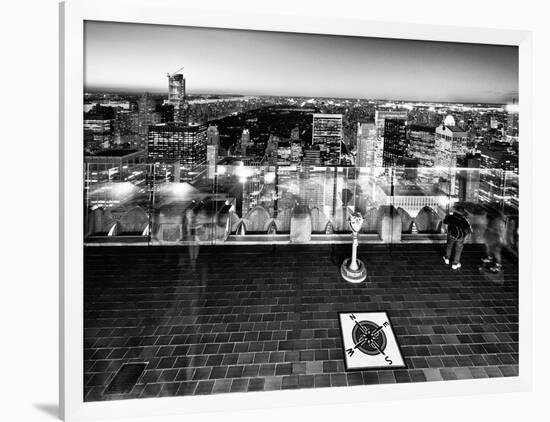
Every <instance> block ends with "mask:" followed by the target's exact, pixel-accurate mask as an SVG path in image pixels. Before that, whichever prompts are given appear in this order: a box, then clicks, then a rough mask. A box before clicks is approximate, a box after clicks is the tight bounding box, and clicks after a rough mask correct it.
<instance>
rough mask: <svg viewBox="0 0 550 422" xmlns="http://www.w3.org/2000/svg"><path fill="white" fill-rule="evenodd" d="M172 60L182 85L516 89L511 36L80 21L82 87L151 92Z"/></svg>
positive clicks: (419, 92) (492, 95)
mask: <svg viewBox="0 0 550 422" xmlns="http://www.w3.org/2000/svg"><path fill="white" fill-rule="evenodd" d="M121 52H124V54H121ZM181 66H184V67H185V68H184V71H183V73H184V74H185V76H186V78H187V79H188V80H190V81H191V80H192V81H193V82H192V83H190V84H189V86H188V92H189V93H191V94H200V93H212V94H242V95H273V96H298V97H308V96H310V97H333V98H364V99H388V100H409V101H430V102H461V103H495V104H506V103H511V102H512V101H514V100H516V101H517V96H518V95H517V91H518V50H517V47H512V46H497V45H480V44H465V43H444V42H428V41H411V40H393V39H377V38H364V37H343V36H329V35H312V34H295V33H280V32H264V31H244V30H228V29H214V28H193V27H175V26H164V25H144V24H122V23H110V22H87V23H86V24H85V72H84V73H85V75H84V76H85V78H84V80H85V91H101V90H106V91H117V90H118V91H134V92H144V91H150V92H159V93H160V92H163V91H164V90H165V87H166V73H167V72H173V71H175V70H176V69H178V68H180V67H181Z"/></svg>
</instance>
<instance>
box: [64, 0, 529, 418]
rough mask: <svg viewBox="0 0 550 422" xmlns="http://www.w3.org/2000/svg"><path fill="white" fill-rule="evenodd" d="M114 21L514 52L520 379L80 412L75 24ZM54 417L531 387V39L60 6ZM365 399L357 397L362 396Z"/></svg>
mask: <svg viewBox="0 0 550 422" xmlns="http://www.w3.org/2000/svg"><path fill="white" fill-rule="evenodd" d="M86 20H96V21H116V22H128V23H148V24H162V25H184V26H198V27H217V28H232V29H249V30H269V31H283V32H301V33H314V34H333V35H353V36H365V37H381V38H399V39H415V40H431V41H448V42H466V43H482V44H502V45H515V46H518V47H519V97H520V98H521V101H520V114H521V118H522V128H521V131H522V142H521V147H520V148H521V149H520V151H521V152H520V161H521V167H522V169H523V170H522V177H521V192H522V193H521V195H522V201H521V205H520V212H521V215H522V224H521V227H520V236H521V238H522V240H525V241H522V242H521V244H520V253H519V256H520V279H521V286H520V289H519V309H520V320H519V324H520V330H519V331H520V337H519V344H520V350H521V352H520V355H519V356H520V374H519V376H518V377H509V378H497V379H486V380H485V379H484V380H463V381H455V382H427V383H415V384H394V385H373V386H363V387H348V388H324V389H315V390H294V391H277V392H262V393H234V394H229V395H227V394H226V395H214V396H195V397H173V398H162V399H147V400H140V399H138V400H123V401H107V402H92V403H85V402H84V401H83V247H84V246H83V245H84V242H83V221H82V202H81V201H82V185H83V168H82V166H83V162H82V146H83V136H82V124H83V121H82V111H83V104H82V97H83V86H84V85H83V69H84V67H83V59H84V48H83V47H84V43H83V27H84V21H86ZM60 23H61V28H60V29H61V31H60V61H61V63H60V68H61V72H60V87H61V92H60V104H61V119H62V120H61V123H60V126H61V127H60V133H61V139H60V163H61V164H60V228H61V230H60V282H59V283H60V284H59V285H60V368H61V371H60V413H61V417H62V418H63V419H64V420H67V421H76V420H88V419H100V418H106V417H110V418H116V417H137V416H156V415H174V414H184V413H195V412H201V411H204V410H205V409H208V410H209V411H213V410H236V409H258V408H267V407H281V406H297V405H301V406H306V405H315V404H321V403H327V402H329V403H335V404H337V403H353V402H364V401H366V400H369V401H370V400H387V399H389V398H391V399H392V400H393V399H396V400H397V399H403V398H426V397H441V396H450V395H462V394H475V393H503V392H516V391H527V390H529V389H530V388H531V385H532V361H531V355H532V346H531V345H532V329H531V319H532V316H531V308H532V306H531V305H532V264H531V258H530V257H531V256H532V253H531V252H532V250H531V248H532V247H531V239H532V227H531V222H530V221H531V218H530V215H531V212H532V211H531V208H532V205H531V204H532V198H533V192H532V173H531V170H530V169H531V168H532V166H531V164H532V163H531V160H532V145H533V137H532V124H531V122H532V89H531V83H532V81H531V75H532V65H531V57H532V36H531V33H530V32H528V31H517V30H501V29H498V30H497V29H484V28H465V27H458V26H457V27H452V26H438V25H421V24H403V23H392V22H369V21H368V20H362V19H357V20H343V19H336V18H334V19H332V18H331V19H325V18H317V17H311V16H300V17H297V16H283V15H275V14H267V13H265V14H252V13H250V14H243V13H238V14H237V13H231V12H229V11H217V12H215V13H213V12H212V11H208V12H205V11H202V10H200V9H192V8H189V7H187V6H185V4H183V2H181V1H177V0H156V1H147V0H132V1H124V0H98V1H94V2H89V1H85V0H68V1H66V2H64V3H62V4H61V5H60ZM366 388H368V389H369V394H368V395H365V394H364V391H365V390H364V389H366Z"/></svg>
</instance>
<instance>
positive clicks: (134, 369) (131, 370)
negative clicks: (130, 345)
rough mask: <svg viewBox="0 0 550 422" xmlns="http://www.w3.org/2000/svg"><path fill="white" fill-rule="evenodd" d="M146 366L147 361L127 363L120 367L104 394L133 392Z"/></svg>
mask: <svg viewBox="0 0 550 422" xmlns="http://www.w3.org/2000/svg"><path fill="white" fill-rule="evenodd" d="M146 367H147V363H146V362H142V363H125V364H124V365H122V366H121V367H120V369H119V370H118V372H117V373H116V375H115V377H114V378H113V380H112V381H111V382H110V383H109V385H108V386H107V388H106V389H105V391H104V392H103V394H123V393H129V392H131V391H132V389H133V388H134V386H135V385H136V383H137V382H138V380H139V377H140V376H141V374H142V373H143V371H144V370H145V368H146Z"/></svg>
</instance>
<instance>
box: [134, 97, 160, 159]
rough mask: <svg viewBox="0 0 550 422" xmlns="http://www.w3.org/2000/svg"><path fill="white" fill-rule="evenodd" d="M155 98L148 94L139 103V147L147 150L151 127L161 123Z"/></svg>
mask: <svg viewBox="0 0 550 422" xmlns="http://www.w3.org/2000/svg"><path fill="white" fill-rule="evenodd" d="M155 110H156V104H155V100H154V98H153V97H152V96H151V94H149V93H148V92H146V93H145V94H143V95H142V96H141V97H140V98H139V101H138V147H139V148H140V149H146V148H147V143H148V134H149V126H150V125H154V124H156V123H160V113H156V112H155Z"/></svg>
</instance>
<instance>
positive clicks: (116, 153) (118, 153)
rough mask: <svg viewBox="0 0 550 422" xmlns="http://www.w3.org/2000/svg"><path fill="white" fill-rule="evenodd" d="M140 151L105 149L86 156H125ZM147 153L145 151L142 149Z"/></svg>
mask: <svg viewBox="0 0 550 422" xmlns="http://www.w3.org/2000/svg"><path fill="white" fill-rule="evenodd" d="M136 152H140V150H137V149H105V150H102V151H97V152H94V153H93V154H87V155H86V157H124V156H126V155H130V154H135V153H136ZM141 152H143V153H145V151H141Z"/></svg>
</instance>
